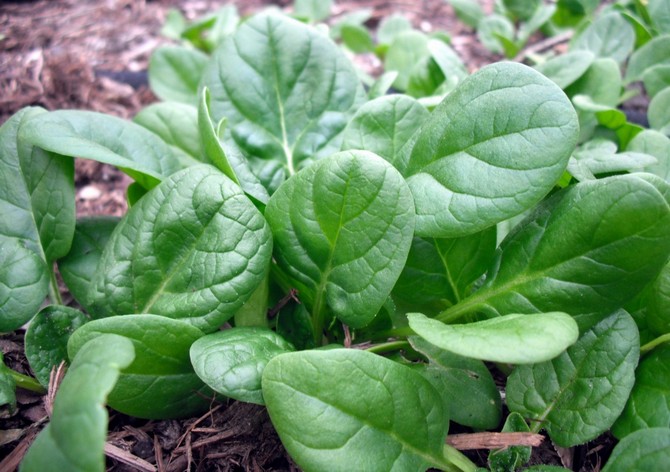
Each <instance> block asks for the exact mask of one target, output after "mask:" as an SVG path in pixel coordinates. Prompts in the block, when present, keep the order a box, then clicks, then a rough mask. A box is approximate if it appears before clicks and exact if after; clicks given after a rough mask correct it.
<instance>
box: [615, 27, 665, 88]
mask: <svg viewBox="0 0 670 472" xmlns="http://www.w3.org/2000/svg"><path fill="white" fill-rule="evenodd" d="M659 65H670V34H664V35H661V36H656V37H655V38H653V39H652V40H651V41H649V42H648V43H646V44H645V45H644V46H642V47H641V48H640V49H638V50H637V51H635V52H634V53H633V55H631V57H630V60H629V61H628V66H627V67H626V75H625V76H624V79H625V81H626V83H631V82H634V81H636V80H640V79H642V77H643V74H644V73H645V72H646V71H647V69H650V68H651V67H655V66H659Z"/></svg>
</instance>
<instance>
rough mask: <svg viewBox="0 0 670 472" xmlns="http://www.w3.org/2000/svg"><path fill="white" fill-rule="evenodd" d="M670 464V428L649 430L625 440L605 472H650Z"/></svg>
mask: <svg viewBox="0 0 670 472" xmlns="http://www.w3.org/2000/svg"><path fill="white" fill-rule="evenodd" d="M668 463H670V428H649V429H643V430H641V431H637V432H635V433H633V434H631V435H629V436H626V437H625V438H623V439H622V440H621V441H620V442H619V444H617V445H616V446H615V447H614V450H613V451H612V454H611V455H610V458H609V459H608V461H607V464H605V467H604V468H603V472H619V471H624V470H625V471H626V472H648V471H650V470H661V469H662V468H663V467H665V465H667V464H668Z"/></svg>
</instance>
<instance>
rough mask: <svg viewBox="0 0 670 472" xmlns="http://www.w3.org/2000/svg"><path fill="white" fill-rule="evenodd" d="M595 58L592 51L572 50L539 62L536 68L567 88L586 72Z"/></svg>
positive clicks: (563, 87)
mask: <svg viewBox="0 0 670 472" xmlns="http://www.w3.org/2000/svg"><path fill="white" fill-rule="evenodd" d="M594 60H595V56H594V55H593V53H592V52H591V51H585V50H582V51H579V50H577V51H570V52H567V53H565V54H559V55H558V56H556V57H553V58H551V59H549V60H548V61H546V62H543V63H542V64H538V65H537V66H535V69H536V70H537V71H539V72H541V73H542V74H544V75H545V76H546V77H548V78H549V79H551V80H552V81H553V82H555V83H556V85H558V86H559V87H560V88H562V89H566V88H567V87H569V86H570V85H572V84H573V83H575V81H577V80H578V79H579V78H580V77H582V76H583V75H584V74H585V73H586V71H587V70H588V69H589V67H591V64H593V61H594Z"/></svg>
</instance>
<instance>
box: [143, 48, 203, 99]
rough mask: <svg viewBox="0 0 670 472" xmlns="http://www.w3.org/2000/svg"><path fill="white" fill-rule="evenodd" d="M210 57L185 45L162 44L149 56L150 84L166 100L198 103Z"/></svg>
mask: <svg viewBox="0 0 670 472" xmlns="http://www.w3.org/2000/svg"><path fill="white" fill-rule="evenodd" d="M208 60H209V57H208V56H207V55H206V54H205V53H203V52H200V51H198V50H196V49H193V48H186V47H184V46H161V47H159V48H158V49H156V50H155V51H154V52H153V53H152V54H151V58H150V59H149V87H151V91H152V92H153V93H155V94H156V96H157V97H158V98H160V99H161V100H165V101H173V102H179V103H185V104H187V105H193V106H195V105H196V103H197V97H198V83H199V81H200V78H201V77H202V74H203V71H204V70H205V66H206V65H207V62H208Z"/></svg>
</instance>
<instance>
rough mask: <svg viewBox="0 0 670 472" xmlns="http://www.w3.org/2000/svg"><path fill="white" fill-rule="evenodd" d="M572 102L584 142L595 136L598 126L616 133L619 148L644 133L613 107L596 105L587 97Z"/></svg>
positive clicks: (576, 98) (577, 98)
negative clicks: (595, 129)
mask: <svg viewBox="0 0 670 472" xmlns="http://www.w3.org/2000/svg"><path fill="white" fill-rule="evenodd" d="M572 102H573V103H574V105H575V107H576V109H577V111H578V113H579V118H580V121H581V123H582V124H583V125H584V126H583V127H582V136H581V138H582V140H583V139H588V138H589V137H590V135H591V134H593V131H594V128H595V126H596V125H598V124H599V125H602V126H604V127H605V128H608V129H610V130H612V131H614V134H615V136H616V137H617V138H618V141H619V143H618V144H619V147H621V148H625V147H627V146H628V144H629V143H630V141H631V139H633V138H634V137H635V136H636V135H637V134H639V133H640V132H642V131H643V128H642V127H641V126H640V125H636V124H633V123H629V122H628V118H627V117H626V114H625V113H624V112H623V111H621V110H619V109H618V108H616V107H615V106H612V105H601V104H599V103H596V102H595V101H594V100H593V99H592V98H591V97H589V96H587V95H576V96H575V97H574V98H573V99H572Z"/></svg>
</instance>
